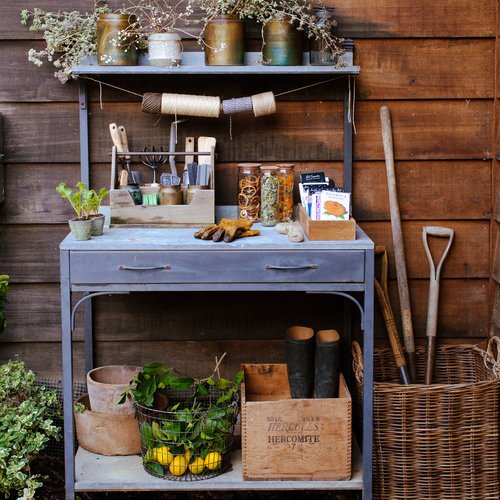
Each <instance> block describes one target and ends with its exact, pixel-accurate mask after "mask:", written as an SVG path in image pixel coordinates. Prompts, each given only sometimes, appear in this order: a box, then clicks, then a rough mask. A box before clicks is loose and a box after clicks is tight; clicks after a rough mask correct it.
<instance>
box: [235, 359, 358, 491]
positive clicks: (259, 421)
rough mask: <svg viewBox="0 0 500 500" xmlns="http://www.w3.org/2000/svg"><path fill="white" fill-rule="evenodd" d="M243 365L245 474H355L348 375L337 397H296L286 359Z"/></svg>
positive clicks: (344, 476) (305, 476) (332, 477)
mask: <svg viewBox="0 0 500 500" xmlns="http://www.w3.org/2000/svg"><path fill="white" fill-rule="evenodd" d="M243 370H244V373H245V379H244V382H243V384H242V387H241V438H242V456H243V479H245V480H266V479H267V480H332V481H335V480H348V479H350V478H351V443H352V436H351V426H352V400H351V395H350V393H349V390H348V388H347V385H346V383H345V380H344V377H343V376H342V375H341V376H340V384H339V397H338V398H332V399H291V398H290V388H289V384H288V374H287V366H286V365H285V364H269V365H254V364H246V365H243Z"/></svg>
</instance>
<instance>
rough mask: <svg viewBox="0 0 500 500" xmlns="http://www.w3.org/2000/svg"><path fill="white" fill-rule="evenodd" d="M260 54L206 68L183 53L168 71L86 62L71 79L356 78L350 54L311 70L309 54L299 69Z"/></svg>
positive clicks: (200, 55) (198, 55)
mask: <svg viewBox="0 0 500 500" xmlns="http://www.w3.org/2000/svg"><path fill="white" fill-rule="evenodd" d="M260 57H261V53H260V52H246V53H245V65H243V66H206V65H205V59H204V58H205V53H204V52H184V54H183V56H182V64H181V65H180V66H173V67H170V68H163V67H157V66H150V65H149V62H148V61H147V58H145V57H143V58H141V59H140V60H139V65H137V66H99V65H98V64H97V59H96V58H95V57H94V58H91V59H89V61H88V63H87V64H81V65H78V66H74V67H73V69H72V71H73V74H74V75H194V74H196V75H200V74H205V75H284V74H287V75H289V74H295V75H310V74H313V75H332V76H335V75H338V76H346V75H358V74H359V71H360V67H359V66H353V65H352V52H346V53H345V54H344V56H343V58H344V62H345V64H346V66H344V67H335V66H313V65H311V64H310V63H309V53H308V52H304V54H303V65H302V66H267V65H264V64H260V63H259V62H258V61H259V59H260Z"/></svg>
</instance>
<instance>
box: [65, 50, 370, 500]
mask: <svg viewBox="0 0 500 500" xmlns="http://www.w3.org/2000/svg"><path fill="white" fill-rule="evenodd" d="M348 43H349V42H348ZM346 49H347V50H348V52H349V51H350V56H351V59H350V62H351V64H352V49H353V44H351V45H350V46H348V47H346ZM89 68H90V69H89ZM275 68H276V67H274V71H273V68H272V67H271V68H270V69H271V71H270V72H271V73H272V72H275V71H276V69H275ZM353 68H355V67H351V70H350V71H345V72H344V73H341V74H340V76H345V79H346V82H345V89H344V186H345V188H346V190H348V191H351V192H352V145H353V118H352V117H353V110H354V105H353V95H354V93H353V86H354V75H356V74H357V73H359V68H357V69H356V68H355V69H353ZM106 69H107V70H109V68H106ZM219 69H220V68H219ZM267 69H268V68H266V70H267ZM315 69H316V70H315V71H314V73H316V74H317V73H318V71H317V69H318V68H317V67H316V68H315ZM120 70H121V71H123V70H124V69H123V68H121V69H120ZM240 70H241V68H240ZM184 71H185V72H184V73H181V74H189V73H190V72H189V70H185V69H184ZM257 71H258V72H263V71H262V67H259V69H258V70H256V72H257ZM280 71H283V70H282V69H280ZM87 73H91V74H100V69H99V68H97V69H96V68H95V67H94V68H92V67H80V68H79V69H78V70H77V71H75V74H81V75H83V74H87ZM104 73H106V72H104ZM108 73H109V71H108ZM127 73H128V74H153V73H154V71H148V70H144V69H142V70H135V71H127ZM172 73H175V70H174V71H172ZM229 73H230V74H240V73H241V71H239V72H238V71H237V72H231V71H230V72H229ZM292 73H297V74H305V73H308V71H307V69H305V70H304V69H302V70H300V71H293V72H292ZM324 73H325V74H328V73H329V71H328V70H327V69H325V71H324ZM161 74H164V73H161ZM334 74H339V73H338V71H337V72H336V73H334ZM87 91H88V89H87V80H85V79H83V78H79V80H78V93H79V104H80V108H79V113H80V148H81V149H80V164H81V179H82V181H83V182H86V183H89V181H90V158H89V150H90V148H89V146H90V145H89V130H88V124H89V122H88V113H89V110H88V95H87ZM60 269H61V324H62V358H63V398H64V423H65V425H64V455H65V480H66V500H74V498H75V446H74V437H75V436H74V428H73V360H72V354H73V349H72V336H73V330H74V315H75V313H76V310H77V308H78V307H79V305H81V304H83V305H84V315H83V316H84V321H83V322H84V341H85V368H86V370H87V371H88V370H90V369H91V368H92V367H93V364H94V363H93V333H92V297H95V296H97V295H111V294H123V293H129V292H133V291H152V292H154V291H174V290H178V289H180V288H182V290H186V291H187V290H207V291H208V290H210V291H216V290H241V291H244V290H255V291H259V290H268V291H270V290H280V291H292V290H302V291H305V292H308V293H330V294H335V295H340V296H342V297H344V298H347V299H349V300H350V301H351V303H354V304H355V305H356V306H357V308H358V309H359V311H360V314H361V327H362V329H363V331H364V377H363V444H362V460H363V498H364V499H365V500H369V499H371V498H372V442H373V441H372V439H373V431H372V421H373V408H372V405H373V348H374V339H373V308H374V289H373V275H374V252H373V250H365V274H364V283H362V284H360V283H353V284H345V283H339V284H334V283H332V284H329V285H328V286H320V285H317V284H309V285H308V284H306V283H292V284H288V285H287V286H284V285H279V284H277V283H267V284H266V283H255V284H252V283H249V284H237V283H233V284H232V283H229V284H190V285H189V286H186V284H175V285H169V284H161V285H159V284H146V285H144V284H141V285H134V284H120V285H117V284H114V285H113V284H106V285H97V284H90V285H74V284H72V283H71V266H70V251H68V250H61V254H60ZM214 285H215V286H214ZM77 291H80V292H84V293H85V295H84V297H83V298H82V299H80V300H79V301H78V302H77V303H76V304H75V305H74V306H72V293H73V292H77ZM353 292H354V293H362V294H363V299H364V300H363V305H361V303H360V302H359V301H358V300H357V299H356V298H355V297H354V296H353V295H352V293H353ZM350 309H351V308H350V307H349V305H347V302H346V307H345V313H347V314H345V315H344V328H345V332H348V338H347V339H346V340H347V341H346V342H345V344H346V345H345V346H344V349H345V350H344V353H348V352H349V345H350V332H351V314H350ZM344 359H346V356H344Z"/></svg>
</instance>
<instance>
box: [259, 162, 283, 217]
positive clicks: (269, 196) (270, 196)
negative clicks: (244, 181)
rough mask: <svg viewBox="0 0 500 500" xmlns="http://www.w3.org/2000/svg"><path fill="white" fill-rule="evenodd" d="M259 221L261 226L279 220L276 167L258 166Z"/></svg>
mask: <svg viewBox="0 0 500 500" xmlns="http://www.w3.org/2000/svg"><path fill="white" fill-rule="evenodd" d="M260 171H261V172H262V177H261V178H260V222H261V224H262V225H263V226H275V225H276V224H277V223H278V222H279V214H278V203H279V180H278V167H276V166H272V167H271V166H266V167H260Z"/></svg>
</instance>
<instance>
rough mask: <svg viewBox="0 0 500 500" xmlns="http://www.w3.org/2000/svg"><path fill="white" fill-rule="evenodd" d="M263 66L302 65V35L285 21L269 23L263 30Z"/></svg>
mask: <svg viewBox="0 0 500 500" xmlns="http://www.w3.org/2000/svg"><path fill="white" fill-rule="evenodd" d="M263 36H264V40H263V41H264V48H263V51H262V56H263V59H264V64H268V65H270V66H300V65H302V33H301V32H300V31H297V29H296V27H295V26H294V25H293V24H292V23H290V22H289V21H287V20H274V21H269V22H267V23H266V24H265V25H264V28H263Z"/></svg>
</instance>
